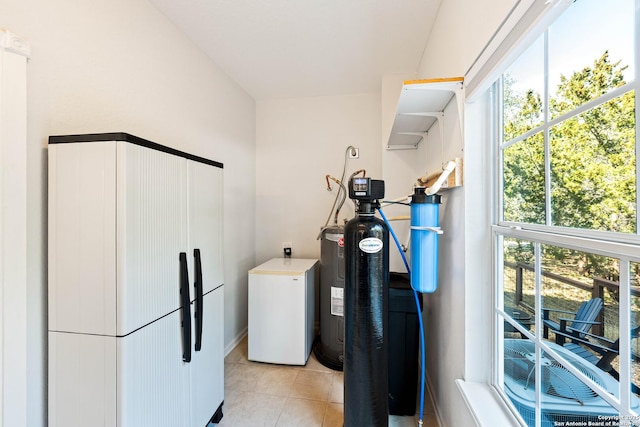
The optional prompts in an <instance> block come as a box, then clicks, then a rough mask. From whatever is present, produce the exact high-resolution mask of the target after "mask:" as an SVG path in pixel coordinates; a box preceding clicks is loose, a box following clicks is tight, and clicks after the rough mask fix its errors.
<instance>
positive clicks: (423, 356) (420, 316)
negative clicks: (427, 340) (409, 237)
mask: <svg viewBox="0 0 640 427" xmlns="http://www.w3.org/2000/svg"><path fill="white" fill-rule="evenodd" d="M378 212H380V216H381V217H382V220H383V221H384V223H385V224H387V227H388V228H389V233H390V234H391V237H393V241H394V242H396V246H397V248H398V251H399V252H400V256H401V257H402V261H403V262H404V266H405V267H406V268H407V273H409V275H411V270H410V269H409V263H408V262H407V257H406V256H405V255H404V251H403V250H402V245H401V244H400V242H399V241H398V237H397V236H396V233H394V232H393V228H391V224H389V220H387V217H386V216H385V215H384V213H383V212H382V209H380V208H378ZM412 288H413V287H412ZM413 298H414V299H415V302H416V309H417V311H418V325H419V326H420V349H421V351H420V353H421V356H422V363H421V365H422V366H421V371H422V372H421V375H420V422H422V415H423V413H422V412H423V409H424V385H425V384H424V382H425V374H424V369H425V359H426V358H425V344H424V326H423V324H422V310H421V309H420V301H419V300H418V292H417V291H416V290H415V289H413Z"/></svg>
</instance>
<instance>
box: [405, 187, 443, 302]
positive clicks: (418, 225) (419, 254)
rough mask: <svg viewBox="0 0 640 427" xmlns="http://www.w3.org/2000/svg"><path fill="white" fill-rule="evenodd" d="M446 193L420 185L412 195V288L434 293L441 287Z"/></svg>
mask: <svg viewBox="0 0 640 427" xmlns="http://www.w3.org/2000/svg"><path fill="white" fill-rule="evenodd" d="M440 203H442V196H440V195H438V194H433V195H431V196H428V195H427V194H425V188H424V187H416V188H415V190H414V193H413V195H412V196H411V287H412V288H413V289H415V290H416V291H418V292H423V293H431V292H435V290H436V289H437V288H438V234H442V230H441V229H440V226H439V211H440Z"/></svg>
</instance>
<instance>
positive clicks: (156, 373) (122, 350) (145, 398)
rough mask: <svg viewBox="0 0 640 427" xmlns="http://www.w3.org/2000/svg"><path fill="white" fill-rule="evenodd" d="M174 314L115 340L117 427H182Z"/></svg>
mask: <svg viewBox="0 0 640 427" xmlns="http://www.w3.org/2000/svg"><path fill="white" fill-rule="evenodd" d="M180 315H181V313H180V310H177V311H175V312H173V313H171V314H170V315H168V316H165V317H163V318H161V319H159V320H157V321H155V322H153V323H151V324H150V325H147V326H145V327H144V328H142V329H139V330H137V331H135V332H133V333H132V334H130V335H128V336H126V337H123V338H118V339H117V340H118V341H117V351H118V367H117V372H118V424H117V425H118V427H188V426H191V425H192V424H191V422H190V414H189V410H190V407H189V369H190V365H191V364H190V363H185V362H183V361H182V351H183V350H182V336H181V333H182V332H181V327H180V320H181V318H180Z"/></svg>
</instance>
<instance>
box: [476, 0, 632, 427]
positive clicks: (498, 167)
mask: <svg viewBox="0 0 640 427" xmlns="http://www.w3.org/2000/svg"><path fill="white" fill-rule="evenodd" d="M557 3H560V2H557ZM635 5H636V7H635V11H636V16H635V30H634V34H635V40H634V42H635V44H636V46H639V45H640V43H639V40H640V0H635ZM568 7H570V6H569V5H566V4H565V6H564V7H563V8H557V9H556V10H549V9H547V10H546V11H545V12H544V13H541V14H540V15H541V17H538V18H539V19H538V20H537V24H536V25H533V26H531V27H529V28H528V29H527V31H523V34H522V35H521V37H519V42H517V43H514V45H515V48H512V49H511V53H510V54H508V55H506V54H504V53H503V55H502V58H501V59H500V61H502V67H501V69H502V70H504V69H506V65H504V64H505V63H506V62H507V60H508V61H513V60H515V59H517V58H518V57H519V55H520V54H521V53H522V52H523V51H525V50H526V49H527V48H528V46H529V45H530V44H531V43H532V42H533V41H535V40H537V39H538V37H540V36H542V37H544V41H543V44H544V61H545V65H544V70H545V72H544V76H543V77H544V87H545V89H544V93H543V94H542V95H543V105H544V112H543V119H544V120H543V123H542V124H541V125H539V126H536V127H535V128H533V129H530V130H529V131H527V132H525V133H523V134H522V135H519V136H518V137H516V138H514V139H512V140H510V141H506V142H504V141H503V129H504V128H503V123H502V120H503V117H504V116H503V109H502V93H503V91H502V73H499V75H498V76H496V75H495V74H496V73H495V72H494V78H495V77H498V79H497V80H494V83H493V84H491V85H489V86H487V85H486V84H485V89H486V90H489V91H490V97H491V99H490V105H491V106H492V108H491V112H490V113H489V114H488V115H487V120H488V121H489V124H490V126H489V128H490V129H492V132H491V133H492V134H491V135H489V137H488V143H489V145H490V150H491V155H492V157H493V158H494V159H496V161H495V164H494V165H493V166H492V169H493V173H492V179H493V182H494V188H493V192H494V195H493V196H494V198H493V200H495V201H496V203H495V204H494V206H493V208H494V212H493V214H492V216H493V218H494V223H493V224H492V225H491V236H492V245H493V249H494V250H493V254H492V259H493V263H492V264H493V292H494V298H493V300H494V306H493V316H492V317H493V321H494V325H493V330H494V343H493V344H494V345H493V354H494V357H493V366H492V376H491V377H492V381H493V384H492V386H493V387H494V388H495V389H496V391H497V392H498V394H500V396H501V397H502V399H503V400H504V401H505V402H506V403H507V405H508V406H509V407H510V408H511V410H512V412H513V413H514V414H518V411H517V410H515V408H514V407H513V405H512V404H511V402H510V400H509V398H508V397H507V396H506V394H505V392H504V391H503V384H504V378H503V360H504V354H503V337H504V330H503V327H504V320H505V319H506V320H507V321H509V320H510V323H512V325H513V326H515V327H516V328H518V326H519V325H518V324H517V322H515V320H513V319H511V318H510V316H509V315H508V314H507V313H505V311H504V310H503V309H502V307H504V305H503V303H504V301H503V296H504V291H503V289H504V288H503V279H502V278H503V268H504V259H503V251H504V244H503V239H504V238H506V237H509V238H516V239H522V240H525V241H529V242H532V243H534V245H535V279H534V280H535V300H536V301H535V316H534V322H535V330H536V331H541V330H542V314H541V307H542V292H541V283H542V270H543V268H542V255H541V253H542V249H541V247H542V245H553V246H557V247H562V248H568V249H574V250H579V251H584V252H589V253H593V254H597V255H603V256H607V257H612V258H616V259H618V260H619V261H620V279H619V286H620V301H619V312H620V314H619V336H620V337H621V339H620V355H619V363H620V369H619V370H620V381H619V382H620V384H621V385H622V384H630V383H631V345H630V343H631V339H630V338H629V337H630V329H631V292H630V290H631V275H630V266H631V263H632V262H639V261H640V157H638V155H639V154H640V135H639V134H640V132H639V131H638V130H639V128H640V111H639V110H640V107H639V103H638V99H639V98H638V95H639V94H640V80H639V79H638V75H640V70H639V65H640V54H638V53H637V52H636V55H635V58H634V62H635V64H634V65H635V74H636V75H635V76H634V77H633V80H632V81H630V82H627V83H626V84H624V85H623V86H620V87H617V88H615V89H613V90H611V91H610V92H608V93H606V94H604V95H602V96H600V97H598V98H596V99H592V100H590V101H589V102H587V103H585V104H583V105H581V106H580V107H578V108H576V109H574V110H572V111H570V112H568V113H565V114H562V115H560V116H558V117H555V118H553V119H551V118H550V117H549V99H548V98H549V95H548V93H549V90H548V81H549V76H548V73H547V69H548V67H547V64H548V50H549V45H548V31H547V30H548V27H549V26H550V25H551V24H552V22H553V21H555V19H556V18H557V17H558V16H560V14H561V13H562V12H564V11H565V10H566V9H567V8H568ZM558 9H561V10H558ZM499 50H500V49H498V50H497V51H499ZM636 51H637V48H636ZM494 71H495V70H494ZM480 74H482V73H480ZM479 86H480V87H482V85H479ZM630 91H633V92H634V94H635V100H636V103H635V129H636V132H635V148H636V162H635V163H636V165H635V167H636V171H635V172H636V224H637V225H636V233H635V234H631V233H629V234H627V233H619V232H611V231H601V230H588V229H575V228H569V227H562V226H554V225H552V224H551V219H552V215H551V213H552V211H551V198H550V197H549V196H550V193H551V179H550V165H551V161H552V159H551V158H550V142H549V131H550V129H551V128H552V127H553V126H555V125H557V124H558V123H561V122H563V121H565V120H568V119H570V118H572V117H575V116H578V115H580V114H582V113H583V112H585V111H588V110H590V109H592V108H594V107H597V106H599V105H602V104H604V103H605V102H607V101H609V100H612V99H614V98H617V97H619V96H622V95H623V94H625V93H627V92H630ZM538 133H542V134H543V138H544V153H545V159H544V163H545V184H544V185H545V208H546V214H545V224H530V223H520V222H512V221H505V220H504V186H503V179H504V163H503V161H504V158H503V153H504V149H505V148H507V147H509V146H511V145H513V144H516V143H518V142H521V141H523V140H525V139H527V138H529V137H531V136H532V135H536V134H538ZM522 332H523V334H524V335H525V336H526V337H527V339H529V340H531V341H532V342H533V343H534V345H535V348H536V365H538V364H539V363H540V356H541V351H544V352H547V353H550V354H551V355H552V356H554V357H556V358H557V359H560V360H562V356H561V355H559V354H557V353H556V352H555V351H554V350H553V349H552V348H551V347H549V346H548V345H547V344H546V340H545V339H543V338H542V336H541V334H536V335H535V336H534V335H533V334H532V333H530V332H529V331H526V330H522ZM622 337H627V338H626V339H624V338H622ZM564 364H565V367H566V368H567V369H568V370H569V371H571V372H572V373H573V374H574V375H576V376H578V377H579V378H580V379H581V380H583V381H584V382H585V383H586V384H588V385H589V386H591V387H592V388H593V389H594V390H595V391H596V392H597V393H598V394H599V395H600V396H601V397H602V398H603V399H604V400H605V401H606V402H607V403H609V404H610V405H611V406H613V407H614V408H616V409H617V410H618V411H620V413H621V414H623V415H629V416H635V415H638V414H637V413H635V412H633V411H631V410H630V404H631V398H632V393H631V388H630V387H622V386H621V387H620V394H619V396H618V399H616V398H614V397H611V395H609V393H608V392H607V391H606V390H604V389H602V388H601V387H600V386H598V385H597V384H595V383H593V382H592V381H591V380H589V379H588V378H586V377H584V376H583V375H582V374H580V372H579V371H578V370H577V369H575V368H574V367H573V366H572V365H571V364H569V363H568V362H565V363H564ZM535 375H536V384H540V380H541V378H540V370H539V369H536V374H535ZM540 415H541V408H540V390H539V388H536V418H537V419H538V420H539V419H540ZM518 416H519V415H518Z"/></svg>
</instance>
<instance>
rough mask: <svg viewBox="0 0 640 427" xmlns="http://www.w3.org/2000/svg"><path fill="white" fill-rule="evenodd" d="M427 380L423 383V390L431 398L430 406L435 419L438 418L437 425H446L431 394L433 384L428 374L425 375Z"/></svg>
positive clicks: (441, 426)
mask: <svg viewBox="0 0 640 427" xmlns="http://www.w3.org/2000/svg"><path fill="white" fill-rule="evenodd" d="M426 377H427V380H426V384H425V386H426V387H425V389H426V390H425V391H426V394H427V396H425V397H427V398H429V399H431V406H432V407H433V411H434V412H435V415H436V419H437V420H438V426H439V427H446V424H445V423H444V420H443V419H442V416H441V414H440V408H439V407H438V402H437V401H436V399H434V396H433V384H431V377H429V375H426ZM418 393H420V390H418Z"/></svg>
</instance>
